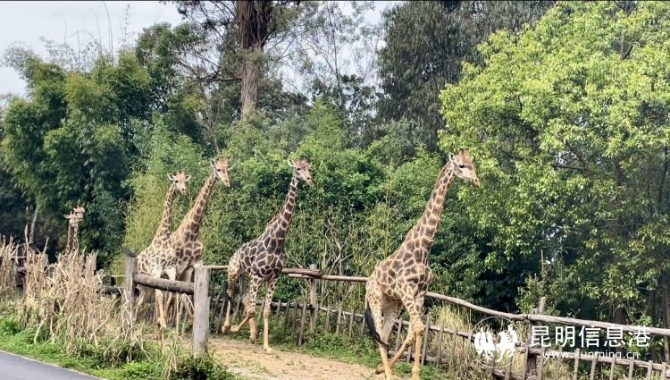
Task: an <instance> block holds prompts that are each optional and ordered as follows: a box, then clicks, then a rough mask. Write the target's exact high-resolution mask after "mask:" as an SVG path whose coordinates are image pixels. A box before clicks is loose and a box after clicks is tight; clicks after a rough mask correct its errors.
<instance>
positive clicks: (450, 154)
mask: <svg viewBox="0 0 670 380" xmlns="http://www.w3.org/2000/svg"><path fill="white" fill-rule="evenodd" d="M455 158H456V157H455V156H454V154H453V153H451V152H449V161H453V160H454V159H455Z"/></svg>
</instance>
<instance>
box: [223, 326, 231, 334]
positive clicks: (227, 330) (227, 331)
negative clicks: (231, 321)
mask: <svg viewBox="0 0 670 380" xmlns="http://www.w3.org/2000/svg"><path fill="white" fill-rule="evenodd" d="M221 332H222V333H224V334H228V333H229V332H230V326H223V327H222V328H221Z"/></svg>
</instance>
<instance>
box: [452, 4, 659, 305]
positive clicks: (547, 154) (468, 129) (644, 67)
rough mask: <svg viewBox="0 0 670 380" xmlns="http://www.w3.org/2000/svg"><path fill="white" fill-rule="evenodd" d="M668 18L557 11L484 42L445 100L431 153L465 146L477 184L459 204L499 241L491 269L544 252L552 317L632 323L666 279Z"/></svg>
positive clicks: (643, 7)
mask: <svg viewBox="0 0 670 380" xmlns="http://www.w3.org/2000/svg"><path fill="white" fill-rule="evenodd" d="M669 16H670V6H668V5H666V4H665V3H652V2H639V3H636V4H635V6H634V8H631V9H630V10H629V9H623V8H621V7H619V6H618V5H617V4H615V3H563V4H560V5H559V6H557V7H555V8H554V9H552V10H551V11H550V12H549V13H548V15H547V16H546V17H545V18H543V19H542V20H541V21H540V22H539V23H538V24H537V26H536V27H535V28H533V29H528V30H526V31H525V32H524V33H522V34H521V35H519V36H514V35H512V34H510V33H508V32H499V33H496V34H494V35H493V36H491V38H490V39H489V40H488V41H487V42H485V43H483V44H482V45H481V46H480V51H481V54H482V55H483V57H484V63H483V64H482V65H473V64H465V66H464V71H463V77H462V79H461V81H460V83H459V84H458V85H455V86H448V87H447V89H446V90H444V91H443V92H442V94H441V99H442V103H443V111H442V112H443V115H444V117H445V118H446V119H447V128H448V133H445V134H444V135H443V136H442V139H441V144H442V146H443V147H444V148H446V149H454V148H456V147H458V146H468V147H470V149H471V152H472V153H473V155H474V157H476V161H477V165H478V166H477V170H478V172H479V173H480V178H482V188H481V189H476V190H471V189H468V190H464V191H463V194H462V195H463V201H464V204H467V210H468V211H467V214H468V215H470V217H471V219H472V220H473V222H476V224H477V229H478V231H482V232H484V231H495V232H496V233H495V235H494V237H493V240H492V242H491V248H492V251H491V252H490V253H489V255H490V256H489V258H487V262H488V264H489V265H492V266H493V267H509V266H520V267H526V266H527V265H528V263H527V261H529V260H532V261H533V262H538V261H539V259H540V254H541V253H542V254H543V256H544V258H545V259H546V260H549V261H550V262H551V264H550V265H549V268H548V269H547V271H548V276H549V278H550V281H548V282H547V283H546V285H547V287H548V289H547V291H548V296H549V300H551V302H554V303H555V304H556V305H559V306H560V307H559V309H561V310H568V309H575V308H579V307H581V308H582V312H585V313H587V314H584V315H583V317H587V316H595V315H594V314H595V310H594V309H593V307H594V306H596V305H597V304H600V305H599V306H601V307H602V306H605V307H607V308H612V309H616V308H619V307H622V306H623V305H627V307H626V309H627V310H626V311H627V312H628V315H629V317H630V318H637V316H638V312H645V311H646V310H645V309H646V306H645V301H646V298H647V297H646V295H645V292H644V291H640V288H647V289H654V288H655V287H656V286H657V284H658V280H659V278H660V276H661V275H662V273H664V272H666V271H667V269H668V267H667V265H666V264H664V263H665V260H662V259H660V258H661V257H662V253H661V252H664V251H665V250H667V248H668V244H669V243H670V240H669V239H668V237H669V236H668V229H667V228H666V227H662V226H667V220H668V211H669V209H668V201H667V200H668V189H667V186H665V182H666V176H667V165H666V163H665V162H666V155H667V153H666V152H667V143H668V130H669V129H668V120H667V117H665V116H659V115H667V111H668V109H667V105H668V94H670V89H669V88H668V83H670V81H669V79H670V72H669V71H668V67H667V65H666V64H665V63H664V62H665V58H664V57H666V56H667V54H668V52H669V50H668V44H667V38H668V35H667V33H668V31H667V30H666V29H664V28H662V27H661V25H663V24H664V23H667V22H668V21H670V20H669V19H668V17H669ZM622 36H623V37H622ZM511 195H514V196H511ZM532 293H534V292H530V293H528V294H532ZM585 300H590V301H591V302H592V303H591V304H590V305H589V304H585V303H584V301H585ZM524 302H533V301H530V300H528V301H524ZM535 302H536V301H535ZM584 309H586V310H584Z"/></svg>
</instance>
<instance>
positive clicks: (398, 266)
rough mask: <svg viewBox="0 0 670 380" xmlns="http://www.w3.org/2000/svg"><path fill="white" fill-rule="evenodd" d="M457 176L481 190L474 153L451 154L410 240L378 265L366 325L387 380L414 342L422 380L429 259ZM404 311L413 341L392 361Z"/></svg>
mask: <svg viewBox="0 0 670 380" xmlns="http://www.w3.org/2000/svg"><path fill="white" fill-rule="evenodd" d="M454 177H458V178H461V179H464V180H466V181H468V182H470V183H472V184H473V185H474V186H476V187H479V178H477V173H476V172H475V165H474V163H473V162H472V158H471V157H470V153H469V152H468V151H467V150H465V149H461V150H460V152H459V154H458V155H457V156H454V155H453V154H451V153H450V154H449V159H448V161H447V163H446V164H445V165H444V167H442V170H441V171H440V174H439V176H438V178H437V181H436V182H435V186H434V187H433V191H432V193H431V196H430V200H429V202H428V204H427V205H426V209H425V210H424V212H423V216H422V217H421V219H419V221H418V222H417V224H416V225H415V226H414V227H413V228H412V229H411V230H410V231H409V232H408V233H407V235H405V240H404V241H403V242H402V244H401V245H400V247H399V248H398V249H397V250H396V251H395V252H394V253H393V254H392V255H390V256H389V257H387V258H386V259H385V260H383V261H381V262H380V263H378V264H377V265H376V266H375V268H374V270H373V272H372V274H371V275H370V277H369V278H368V281H367V282H366V284H365V303H366V309H365V322H366V324H367V326H368V329H369V331H370V336H371V337H372V339H373V340H374V341H375V342H376V343H377V346H378V347H379V353H380V354H381V357H382V364H381V365H380V366H379V367H377V370H376V371H375V372H376V373H377V374H380V373H384V374H385V378H386V380H391V379H392V378H393V372H392V370H391V369H392V368H393V365H394V364H395V363H396V362H397V361H398V360H399V359H400V357H401V355H402V354H403V352H405V350H406V349H408V348H409V347H410V345H411V344H412V342H414V366H413V368H412V380H419V373H420V367H419V364H420V360H419V359H418V358H419V357H420V354H421V344H422V343H421V341H422V338H423V329H424V325H423V322H421V313H422V308H423V301H424V298H425V295H426V292H427V291H428V286H429V285H430V284H431V283H432V281H433V273H432V271H431V269H430V266H429V263H428V257H429V255H430V250H431V247H432V245H433V241H434V239H435V235H436V233H437V230H438V228H439V225H440V218H441V216H442V211H443V209H444V201H445V198H446V195H447V192H448V191H449V187H450V186H451V183H452V181H453V179H454ZM403 306H404V307H405V308H406V309H407V312H408V313H409V318H410V328H409V330H408V333H407V338H406V339H405V341H404V342H403V344H402V346H401V347H400V349H399V350H398V351H397V352H396V353H395V355H394V356H393V358H392V359H391V361H390V362H389V361H388V357H387V355H388V344H387V343H386V342H387V340H388V337H389V334H390V332H391V329H392V328H393V324H394V322H395V321H396V320H397V319H398V316H399V315H400V312H401V311H402V308H403Z"/></svg>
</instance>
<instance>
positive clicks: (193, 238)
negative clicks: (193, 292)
mask: <svg viewBox="0 0 670 380" xmlns="http://www.w3.org/2000/svg"><path fill="white" fill-rule="evenodd" d="M210 164H211V166H212V168H213V170H212V173H211V174H210V176H209V177H208V178H207V180H206V181H205V184H204V185H203V186H202V189H200V193H199V194H198V198H196V200H195V203H194V205H193V207H192V208H191V210H190V211H189V212H188V213H187V214H186V216H185V217H184V219H183V220H182V222H181V225H180V226H179V228H177V230H176V231H174V232H173V233H172V235H170V242H171V244H172V246H173V247H174V249H175V251H176V252H177V279H178V280H179V281H188V282H190V281H191V277H192V273H193V265H194V264H195V263H198V262H201V260H202V242H201V241H200V238H199V233H200V225H201V224H202V219H203V216H204V215H205V211H206V210H207V204H208V201H209V197H210V195H211V194H212V190H214V185H215V184H216V180H217V179H218V180H220V181H221V182H222V183H223V184H224V185H225V186H226V187H230V181H229V180H228V170H229V169H230V168H231V166H229V165H228V159H227V158H226V159H222V158H219V159H218V161H214V160H212V161H210ZM171 300H172V293H170V294H169V295H168V301H167V307H166V310H167V309H169V308H170V303H171ZM186 311H187V312H188V314H189V317H190V318H193V312H192V311H191V309H190V308H189V307H188V306H187V307H186Z"/></svg>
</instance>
